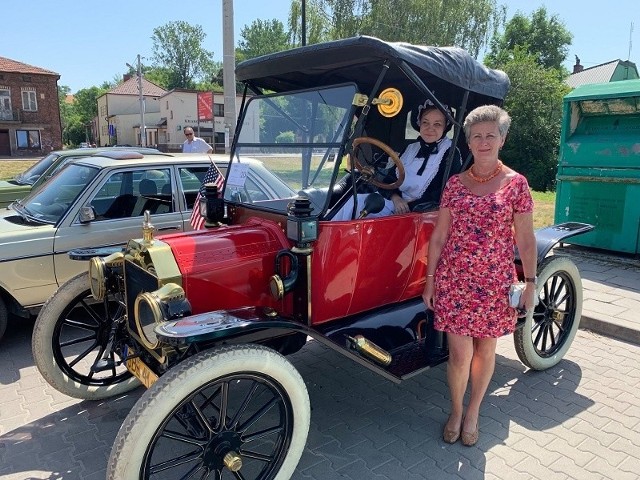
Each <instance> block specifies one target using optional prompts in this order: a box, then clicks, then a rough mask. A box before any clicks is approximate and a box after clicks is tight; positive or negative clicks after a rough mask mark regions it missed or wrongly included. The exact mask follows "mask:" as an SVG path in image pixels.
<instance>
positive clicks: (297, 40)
mask: <svg viewBox="0 0 640 480" xmlns="http://www.w3.org/2000/svg"><path fill="white" fill-rule="evenodd" d="M305 5H306V7H305V18H306V22H305V24H306V37H307V38H306V43H305V44H306V45H310V44H313V43H320V42H323V41H325V40H329V37H328V31H327V28H328V24H327V21H326V17H325V16H324V12H323V11H322V10H321V7H320V5H319V2H306V4H305ZM289 42H290V44H291V46H292V47H299V46H301V45H302V2H301V1H300V0H292V2H291V8H290V10H289Z"/></svg>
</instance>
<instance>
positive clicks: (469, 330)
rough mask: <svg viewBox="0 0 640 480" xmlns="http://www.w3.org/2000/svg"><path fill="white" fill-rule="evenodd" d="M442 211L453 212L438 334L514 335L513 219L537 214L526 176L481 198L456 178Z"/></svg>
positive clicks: (441, 274)
mask: <svg viewBox="0 0 640 480" xmlns="http://www.w3.org/2000/svg"><path fill="white" fill-rule="evenodd" d="M440 207H441V208H448V209H449V210H450V211H451V225H450V226H449V233H448V237H447V241H446V243H445V245H444V248H443V249H442V253H441V255H440V260H439V262H438V266H437V269H436V276H435V281H436V282H435V289H436V290H435V295H436V302H435V328H436V330H442V331H445V332H449V333H453V334H456V335H464V336H469V337H475V338H488V337H494V338H495V337H500V336H502V335H506V334H508V333H511V332H513V330H514V329H515V324H516V321H515V320H516V311H515V309H513V308H511V307H510V306H509V287H510V286H511V284H512V283H513V282H514V281H516V278H517V276H516V271H515V265H514V246H515V240H514V232H513V215H514V213H529V212H532V211H533V199H532V198H531V193H530V192H529V185H528V184H527V180H526V178H525V177H524V176H522V175H520V174H516V175H515V176H514V177H512V178H511V179H510V180H509V181H508V182H507V183H506V184H505V185H503V186H502V187H501V188H500V189H499V190H498V191H497V192H493V193H490V194H488V195H483V196H478V195H475V194H473V193H471V191H470V190H469V189H468V188H467V187H465V186H464V185H463V184H462V182H461V181H460V177H459V175H455V176H453V177H451V179H450V180H449V182H448V183H447V186H446V188H445V190H444V192H443V194H442V200H441V202H440Z"/></svg>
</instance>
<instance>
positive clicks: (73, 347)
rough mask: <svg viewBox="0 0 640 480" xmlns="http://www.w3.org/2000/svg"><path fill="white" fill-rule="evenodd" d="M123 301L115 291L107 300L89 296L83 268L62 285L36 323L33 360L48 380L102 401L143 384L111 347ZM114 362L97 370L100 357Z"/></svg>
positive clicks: (74, 394) (61, 389) (67, 390)
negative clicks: (112, 335) (111, 335)
mask: <svg viewBox="0 0 640 480" xmlns="http://www.w3.org/2000/svg"><path fill="white" fill-rule="evenodd" d="M123 315H124V305H123V303H122V302H121V301H120V300H118V299H117V298H115V297H114V296H113V295H108V296H107V298H106V299H105V300H104V301H103V302H98V301H96V300H95V299H94V298H93V296H92V295H91V290H90V287H89V274H88V273H81V274H79V275H76V276H75V277H73V278H72V279H71V280H69V281H68V282H66V283H65V284H63V285H62V286H61V287H60V288H59V289H58V290H57V291H56V293H55V294H54V295H53V296H52V297H51V298H50V299H49V300H48V301H47V303H45V305H44V307H42V310H40V313H39V314H38V318H37V319H36V323H35V326H34V328H33V338H32V340H31V349H32V351H33V359H34V361H35V364H36V366H37V367H38V370H39V371H40V373H41V374H42V376H43V377H44V378H45V380H46V381H47V382H48V383H49V384H50V385H51V386H52V387H54V388H55V389H56V390H58V391H59V392H62V393H64V394H65V395H69V396H70V397H74V398H81V399H85V400H99V399H103V398H108V397H113V396H115V395H120V394H122V393H125V392H128V391H129V390H131V389H133V388H135V387H137V386H138V385H140V383H139V382H138V380H137V379H136V378H135V377H133V376H132V375H131V374H130V373H129V371H128V370H127V369H126V367H125V366H124V365H122V364H119V361H120V360H121V359H120V358H119V356H118V355H117V353H116V352H114V351H113V350H112V347H113V344H112V343H110V341H109V340H110V333H111V328H112V327H113V325H114V322H119V321H121V320H122V318H123ZM102 358H107V359H108V360H109V361H110V364H111V367H110V368H108V369H106V370H103V371H100V372H95V371H93V370H92V366H93V365H94V364H95V362H96V361H97V360H100V359H102Z"/></svg>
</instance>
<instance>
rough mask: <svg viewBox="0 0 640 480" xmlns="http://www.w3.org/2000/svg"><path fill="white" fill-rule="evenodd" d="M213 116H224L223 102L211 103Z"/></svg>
mask: <svg viewBox="0 0 640 480" xmlns="http://www.w3.org/2000/svg"><path fill="white" fill-rule="evenodd" d="M213 116H214V117H224V104H223V103H214V104H213Z"/></svg>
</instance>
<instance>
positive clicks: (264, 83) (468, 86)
mask: <svg viewBox="0 0 640 480" xmlns="http://www.w3.org/2000/svg"><path fill="white" fill-rule="evenodd" d="M386 60H388V61H389V62H390V64H391V66H395V67H398V66H400V65H401V64H402V63H405V64H406V65H408V66H409V67H410V68H411V69H412V70H413V71H414V72H415V73H416V74H417V75H418V76H419V77H420V79H421V80H422V81H423V82H425V83H426V84H427V85H429V86H430V88H433V89H435V90H436V91H437V90H439V86H440V87H441V88H440V90H445V87H444V86H445V85H446V88H448V89H451V86H452V85H453V86H456V87H459V88H460V89H462V90H468V91H470V92H472V93H476V94H479V95H482V96H485V97H490V98H493V99H496V100H498V101H500V100H502V99H504V97H505V95H506V94H507V91H508V89H509V78H508V77H507V75H506V74H505V73H504V72H502V71H500V70H492V69H489V68H487V67H485V66H484V65H482V64H481V63H480V62H478V61H477V60H475V59H474V58H473V57H472V56H471V55H469V54H468V53H467V52H466V51H465V50H463V49H461V48H458V47H430V46H423V45H412V44H409V43H403V42H385V41H383V40H380V39H378V38H374V37H368V36H358V37H352V38H346V39H343V40H335V41H331V42H325V43H319V44H314V45H308V46H304V47H299V48H295V49H292V50H286V51H283V52H278V53H273V54H269V55H264V56H262V57H257V58H253V59H251V60H246V61H244V62H242V63H240V64H238V66H237V67H236V77H237V79H238V80H239V81H246V82H248V83H249V84H251V85H253V86H255V87H257V88H262V89H268V90H272V91H275V92H281V91H284V90H291V89H302V88H310V87H316V86H322V85H330V84H337V83H343V82H355V83H357V84H358V86H359V88H360V89H361V90H362V91H369V90H370V89H371V87H372V86H373V84H374V82H375V80H376V78H377V77H378V74H379V72H380V70H381V67H382V63H383V62H384V61H386ZM400 77H402V78H400ZM400 81H402V82H406V81H407V78H406V76H404V74H402V72H401V70H400V69H399V68H391V69H390V71H389V73H388V74H387V76H386V77H385V83H389V84H393V83H394V82H400ZM456 93H457V94H460V93H461V92H456ZM445 100H446V99H445Z"/></svg>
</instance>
